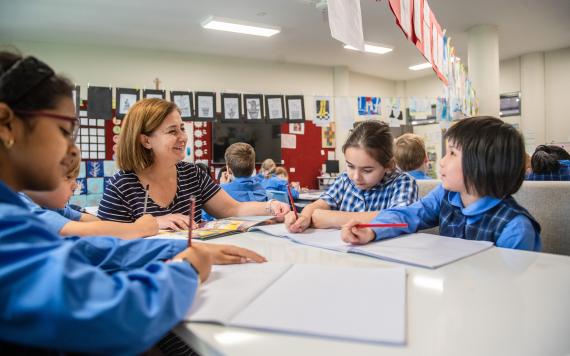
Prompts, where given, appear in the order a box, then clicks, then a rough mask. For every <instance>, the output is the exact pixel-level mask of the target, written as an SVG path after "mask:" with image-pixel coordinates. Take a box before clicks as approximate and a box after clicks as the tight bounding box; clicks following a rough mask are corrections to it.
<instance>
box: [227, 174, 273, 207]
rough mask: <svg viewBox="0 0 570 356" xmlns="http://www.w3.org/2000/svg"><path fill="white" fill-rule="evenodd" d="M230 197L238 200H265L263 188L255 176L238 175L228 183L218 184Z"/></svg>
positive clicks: (265, 195)
mask: <svg viewBox="0 0 570 356" xmlns="http://www.w3.org/2000/svg"><path fill="white" fill-rule="evenodd" d="M220 186H221V187H222V189H223V190H225V191H226V192H227V193H228V194H229V195H230V196H231V197H232V198H234V199H235V200H237V201H240V202H247V201H267V193H266V192H265V188H263V186H262V185H261V184H260V183H259V180H257V178H255V177H239V178H235V179H234V180H233V181H231V182H229V183H224V184H220Z"/></svg>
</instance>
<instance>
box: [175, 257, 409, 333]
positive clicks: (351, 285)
mask: <svg viewBox="0 0 570 356" xmlns="http://www.w3.org/2000/svg"><path fill="white" fill-rule="evenodd" d="M355 300H357V302H356V303H355V302H354V301H355ZM405 308H406V271H405V269H404V268H403V267H395V268H357V267H348V266H330V265H326V266H325V265H302V264H295V265H288V264H278V263H271V262H268V263H262V264H243V265H228V266H214V267H213V269H212V273H211V274H210V277H209V278H208V280H207V281H206V282H205V283H204V284H203V285H202V286H200V288H199V289H198V292H197V294H196V296H195V298H194V301H193V303H192V307H191V309H190V310H189V312H188V314H187V316H186V320H189V321H191V322H204V323H216V324H222V325H226V326H233V327H244V328H252V329H258V330H264V331H275V332H284V333H290V334H301V335H311V336H320V337H329V338H339V339H345V340H353V341H362V342H382V343H394V344H404V343H405V341H406V332H405V330H406V328H405V320H406V312H405Z"/></svg>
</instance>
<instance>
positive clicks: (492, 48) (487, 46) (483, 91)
mask: <svg viewBox="0 0 570 356" xmlns="http://www.w3.org/2000/svg"><path fill="white" fill-rule="evenodd" d="M467 32H468V34H469V43H468V59H467V60H468V73H469V78H471V82H472V83H473V88H475V94H476V96H477V98H478V99H479V115H489V116H495V117H499V103H500V101H499V96H500V93H499V35H498V31H497V27H496V26H492V25H478V26H474V27H471V28H470V29H469V30H468V31H467Z"/></svg>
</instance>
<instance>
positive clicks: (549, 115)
mask: <svg viewBox="0 0 570 356" xmlns="http://www.w3.org/2000/svg"><path fill="white" fill-rule="evenodd" d="M499 75H500V78H499V85H500V91H501V93H510V92H518V91H520V92H521V98H522V115H521V116H510V117H505V118H504V120H505V121H506V122H509V123H511V124H515V125H518V126H519V127H520V129H521V132H522V133H523V135H524V136H525V140H526V143H527V151H528V152H529V153H532V152H533V151H534V148H535V147H536V146H537V145H540V144H542V143H545V142H566V143H570V125H568V116H569V115H568V109H567V106H568V105H567V101H568V94H569V93H570V89H569V85H568V83H570V48H563V49H559V50H554V51H548V52H536V53H528V54H525V55H523V56H520V57H516V58H511V59H508V60H503V61H501V62H500V72H499ZM438 83H439V81H438V79H437V78H435V77H434V76H432V75H431V73H430V75H428V76H426V77H424V78H419V79H415V80H409V81H406V95H407V96H428V97H435V96H437V95H439V93H440V92H441V91H440V89H439V84H438Z"/></svg>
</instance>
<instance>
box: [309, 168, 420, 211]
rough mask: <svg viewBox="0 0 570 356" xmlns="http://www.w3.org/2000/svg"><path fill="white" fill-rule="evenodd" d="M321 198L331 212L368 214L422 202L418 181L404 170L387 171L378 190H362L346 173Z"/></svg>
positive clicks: (377, 186)
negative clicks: (403, 171) (419, 200)
mask: <svg viewBox="0 0 570 356" xmlns="http://www.w3.org/2000/svg"><path fill="white" fill-rule="evenodd" d="M320 199H322V200H324V201H325V202H326V203H327V204H328V205H329V207H330V208H331V210H340V211H350V212H364V211H379V210H382V209H386V208H394V207H398V206H407V205H410V204H412V203H413V202H415V201H417V200H418V185H417V183H416V181H415V180H414V178H412V177H411V176H409V175H408V174H406V173H402V172H401V171H400V170H394V171H392V172H386V174H385V175H384V178H382V180H381V181H380V182H379V183H378V184H376V185H375V186H374V187H372V188H370V189H367V190H361V189H358V188H357V187H356V186H355V185H354V183H353V182H352V180H350V178H349V177H348V174H346V172H343V173H342V174H341V175H340V176H338V177H337V179H336V180H335V181H334V183H333V185H331V186H330V187H329V189H328V190H327V191H326V192H324V193H323V194H322V195H321V197H320Z"/></svg>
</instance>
